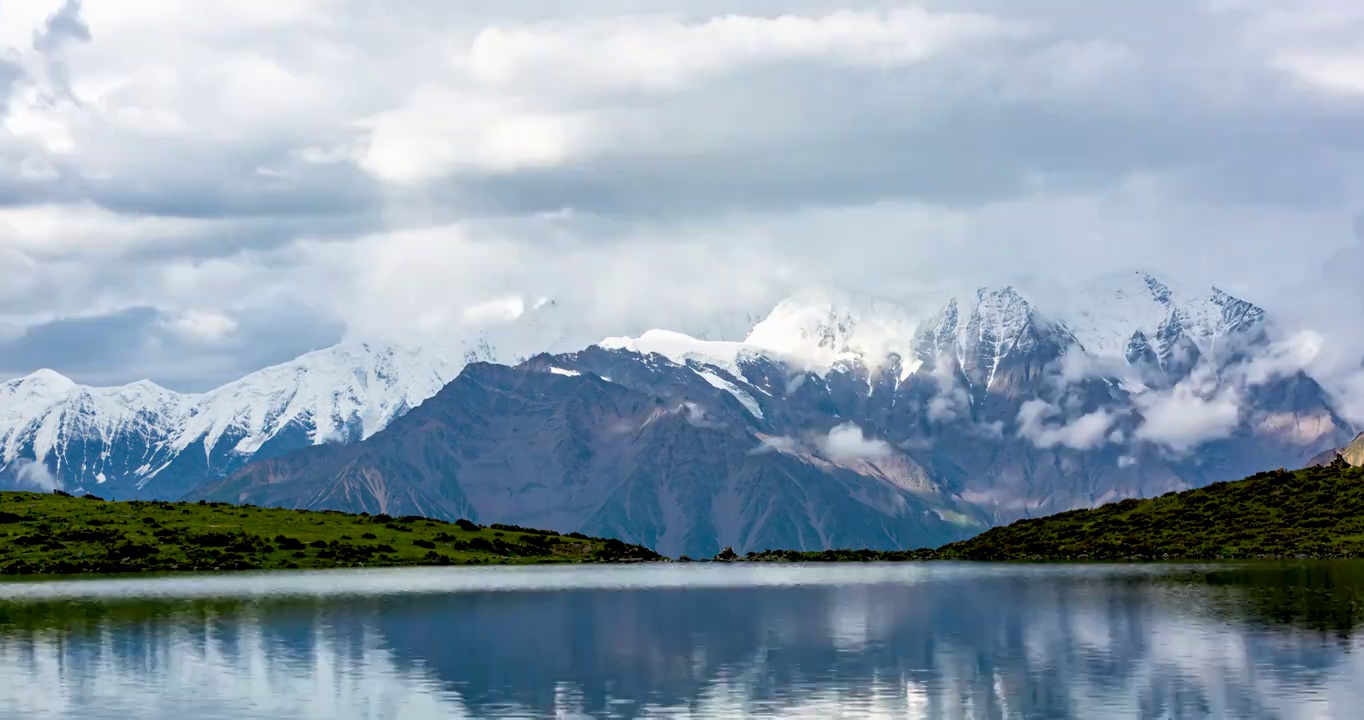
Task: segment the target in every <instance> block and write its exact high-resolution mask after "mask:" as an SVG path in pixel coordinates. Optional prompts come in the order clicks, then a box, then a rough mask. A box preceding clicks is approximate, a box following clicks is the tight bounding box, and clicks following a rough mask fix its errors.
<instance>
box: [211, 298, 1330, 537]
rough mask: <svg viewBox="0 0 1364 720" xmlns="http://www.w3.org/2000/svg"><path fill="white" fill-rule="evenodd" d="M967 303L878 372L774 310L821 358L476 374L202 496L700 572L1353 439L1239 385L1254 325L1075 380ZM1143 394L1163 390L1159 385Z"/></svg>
mask: <svg viewBox="0 0 1364 720" xmlns="http://www.w3.org/2000/svg"><path fill="white" fill-rule="evenodd" d="M976 300H977V303H976V304H975V305H972V306H969V310H963V307H966V306H965V305H964V304H959V303H950V304H949V305H948V306H947V307H946V308H945V309H944V310H943V311H942V312H941V313H939V314H938V315H937V316H936V317H935V318H934V319H933V320H931V321H930V322H928V323H927V324H926V325H924V326H920V328H919V329H918V330H917V332H916V336H915V337H916V339H915V340H914V342H913V343H905V344H906V345H910V346H911V349H917V352H912V353H911V354H910V357H911V359H910V360H909V361H908V362H906V361H905V360H904V359H902V358H903V357H904V356H902V355H900V354H899V353H898V352H894V351H890V352H887V353H886V354H885V355H883V356H879V357H878V356H876V355H873V354H868V353H867V352H865V349H866V348H873V347H879V348H893V347H895V346H896V343H895V342H893V341H892V340H888V339H885V338H879V337H870V338H869V337H866V336H865V335H861V334H859V331H860V329H861V328H868V327H870V328H873V329H876V330H880V329H883V328H893V327H900V326H902V324H901V323H897V322H895V321H893V320H888V319H885V318H880V319H877V320H875V321H868V320H866V319H865V318H863V319H858V318H857V317H855V316H852V317H850V316H849V314H848V313H847V312H845V311H843V310H841V309H839V308H837V307H825V306H823V305H821V306H819V307H816V308H814V309H813V310H811V309H810V308H803V309H801V308H793V307H791V306H787V307H784V308H779V312H780V313H784V314H785V315H786V316H785V317H783V316H780V315H778V316H777V317H774V318H773V319H772V321H773V322H776V323H779V324H783V325H784V331H785V332H787V333H788V335H786V336H784V337H789V336H790V334H791V333H792V332H794V334H795V335H796V336H797V337H798V338H802V339H806V340H808V342H807V343H806V344H805V345H802V344H801V343H799V342H787V343H785V344H784V345H783V346H782V347H781V349H780V350H774V349H772V347H771V345H773V344H776V343H777V342H778V341H779V340H780V339H781V338H780V337H775V334H774V333H771V332H770V328H765V327H764V326H763V325H762V324H760V325H759V327H758V328H756V329H755V331H754V333H753V335H754V336H757V337H758V338H759V339H761V340H763V341H764V342H765V343H768V347H763V346H760V345H757V344H756V343H725V342H706V341H697V340H693V339H691V338H687V337H685V336H681V335H677V334H675V333H663V332H659V333H648V334H646V335H645V336H643V337H641V338H638V339H623V338H620V339H614V340H609V341H606V342H604V343H602V344H601V345H599V346H593V347H590V348H587V349H586V350H583V351H581V352H577V353H569V354H561V355H541V356H537V357H535V358H532V359H531V360H529V361H528V362H526V363H525V364H523V365H521V366H518V367H516V368H505V367H497V366H489V365H476V366H470V368H468V369H467V370H466V371H465V373H464V374H463V375H461V376H460V378H459V379H457V380H456V381H455V382H454V383H452V384H451V385H450V386H449V387H447V388H446V389H445V390H444V391H442V393H440V394H439V395H438V396H437V397H436V398H434V399H432V400H430V401H428V402H427V403H425V404H424V405H422V406H421V407H419V408H417V409H416V410H414V411H413V412H412V413H410V414H409V415H408V416H406V417H404V418H403V419H401V420H399V421H398V422H396V423H394V425H393V426H391V427H390V428H389V429H388V430H386V431H384V432H381V433H380V434H379V435H378V436H376V437H375V438H373V439H371V440H369V441H366V442H364V443H360V444H358V445H356V446H353V447H350V448H325V449H319V450H316V451H312V452H309V453H304V454H300V455H297V456H292V457H286V458H280V459H277V460H272V461H268V462H265V463H258V464H255V465H253V466H250V467H248V468H246V469H245V470H243V471H242V472H240V473H238V474H237V475H235V476H234V477H232V478H230V479H228V480H227V481H225V482H222V483H218V484H216V485H214V486H212V487H211V488H208V489H207V490H206V493H207V496H208V497H210V498H212V499H218V500H230V501H234V502H255V503H267V502H268V503H282V504H294V505H299V506H304V507H336V508H344V509H366V510H371V511H384V512H389V513H390V514H394V513H404V512H422V513H430V514H439V515H442V516H446V517H451V516H456V515H461V514H463V515H468V516H470V517H473V518H475V519H479V520H483V521H498V522H512V523H517V524H526V525H538V526H544V527H550V528H554V529H556V530H562V531H573V530H580V531H583V532H588V533H600V534H608V535H615V536H617V537H620V538H621V539H623V540H627V541H629V542H639V543H644V544H647V545H650V546H653V547H655V548H657V549H659V551H660V552H664V553H667V554H671V555H678V554H684V553H685V554H687V555H691V556H699V557H710V556H714V555H715V553H716V552H717V551H718V550H719V549H721V548H724V547H733V548H734V549H735V550H736V551H737V552H740V553H744V552H748V551H751V550H763V549H767V548H773V547H794V548H805V549H820V548H829V547H871V548H890V547H906V546H912V545H915V544H928V543H932V542H936V541H938V540H939V539H941V538H945V537H953V536H962V535H967V534H972V533H974V532H976V531H978V530H979V529H981V528H982V527H983V526H984V524H987V523H1004V522H1009V521H1012V520H1015V519H1018V518H1021V517H1029V516H1038V515H1045V514H1051V513H1054V512H1059V511H1064V510H1068V509H1072V508H1077V507H1090V506H1093V505H1096V504H1100V503H1104V502H1110V501H1115V500H1120V499H1124V498H1128V497H1149V496H1153V495H1159V494H1163V493H1166V492H1170V491H1174V490H1181V489H1186V488H1189V487H1192V486H1198V485H1203V484H1206V483H1209V482H1213V481H1217V480H1225V479H1233V478H1239V477H1242V476H1245V475H1248V474H1251V473H1253V472H1255V471H1258V470H1261V469H1264V468H1265V467H1277V466H1282V465H1285V461H1286V460H1287V461H1289V462H1290V463H1301V462H1302V460H1303V459H1305V458H1307V457H1309V456H1310V455H1311V454H1313V453H1315V452H1317V451H1319V450H1320V449H1321V448H1323V447H1331V446H1333V445H1335V444H1336V443H1339V442H1341V441H1342V439H1343V438H1347V437H1349V435H1348V434H1346V433H1347V432H1348V431H1347V430H1346V429H1345V427H1346V426H1345V424H1344V422H1343V421H1341V420H1340V419H1339V418H1338V417H1337V416H1336V415H1335V414H1334V412H1333V411H1332V410H1331V407H1330V404H1329V402H1328V400H1327V398H1326V396H1325V394H1324V393H1323V392H1322V391H1321V389H1320V387H1318V386H1317V384H1316V383H1315V382H1313V381H1312V380H1311V379H1310V378H1308V377H1307V376H1305V375H1303V374H1302V373H1300V372H1293V373H1286V374H1280V375H1276V376H1273V377H1269V376H1265V377H1257V378H1256V379H1255V381H1254V382H1251V381H1248V380H1244V381H1240V382H1239V384H1235V383H1237V380H1236V379H1237V378H1240V377H1241V374H1243V373H1241V370H1239V368H1241V367H1242V364H1243V363H1244V362H1245V361H1246V358H1248V357H1254V356H1255V354H1254V348H1255V347H1256V345H1255V344H1256V343H1263V342H1266V341H1265V340H1264V338H1263V336H1262V334H1261V332H1260V329H1259V328H1258V327H1257V326H1255V325H1253V324H1252V325H1245V324H1244V323H1243V322H1242V321H1243V319H1244V318H1245V317H1247V316H1253V315H1254V314H1253V313H1249V312H1248V311H1244V309H1241V311H1239V312H1238V313H1236V314H1235V317H1234V322H1233V324H1232V325H1230V326H1227V327H1223V329H1222V330H1221V331H1219V332H1217V333H1204V334H1203V335H1195V334H1194V333H1193V331H1188V332H1189V334H1186V335H1184V336H1182V337H1184V338H1185V339H1187V340H1188V343H1187V345H1188V346H1189V347H1191V348H1193V349H1194V350H1195V351H1196V353H1195V352H1193V351H1191V352H1190V353H1188V354H1186V357H1192V356H1194V355H1196V356H1197V358H1196V360H1195V361H1194V363H1195V364H1194V366H1193V367H1186V366H1185V365H1182V364H1179V363H1173V362H1170V361H1169V358H1170V357H1172V356H1171V355H1169V354H1168V353H1161V352H1155V353H1154V355H1155V363H1154V364H1153V365H1150V366H1149V367H1147V368H1134V367H1133V366H1132V365H1125V366H1124V367H1123V368H1117V369H1112V368H1110V370H1113V371H1112V372H1100V371H1096V370H1093V369H1092V368H1090V369H1086V368H1085V367H1081V368H1080V369H1079V370H1077V369H1076V368H1075V365H1076V363H1077V362H1079V361H1077V360H1076V359H1075V358H1076V357H1077V356H1078V357H1080V358H1081V360H1084V358H1086V357H1088V356H1087V355H1085V354H1084V353H1085V350H1084V348H1083V346H1082V345H1081V344H1080V340H1079V339H1078V338H1077V337H1076V336H1075V335H1074V334H1073V333H1071V332H1070V331H1069V329H1068V328H1067V327H1066V326H1065V325H1063V324H1061V323H1060V322H1057V321H1050V320H1046V319H1044V318H1043V317H1041V316H1040V315H1039V314H1037V313H1036V312H1035V311H1034V310H1032V309H1031V308H1030V307H1028V305H1027V303H1026V302H1025V301H1023V300H1021V298H1019V297H1018V296H1017V294H1015V293H1012V292H982V293H980V294H978V295H977V296H976ZM774 315H776V313H774ZM1171 316H1172V317H1178V314H1177V313H1173V312H1172V314H1171ZM1167 327H1168V326H1167ZM1195 336H1198V337H1204V338H1206V337H1213V338H1214V339H1215V340H1216V343H1205V344H1203V345H1200V344H1198V343H1196V342H1194V340H1193V339H1192V337H1195ZM1167 340H1168V338H1167ZM1129 346H1130V344H1129ZM1163 347H1166V348H1168V347H1171V345H1170V344H1169V343H1167V344H1166V345H1165V346H1163ZM1124 359H1125V358H1124ZM1138 360H1139V361H1141V362H1149V360H1150V359H1149V357H1146V356H1144V355H1143V354H1138ZM1085 363H1091V361H1090V360H1084V361H1083V362H1081V363H1080V364H1081V365H1082V366H1083V365H1084V364H1085ZM1094 363H1097V361H1094V362H1093V363H1091V364H1094ZM1099 365H1101V363H1100V364H1099ZM1139 372H1154V373H1157V375H1156V376H1154V377H1151V378H1150V379H1151V382H1152V384H1151V385H1146V384H1144V383H1143V382H1142V381H1141V379H1140V376H1139V375H1138V374H1137V373H1139ZM1223 378H1225V380H1224V379H1223ZM1189 416H1193V417H1194V418H1195V419H1196V420H1197V421H1198V422H1197V423H1192V424H1191V423H1190V422H1189ZM1161 424H1167V425H1168V424H1173V425H1175V426H1177V427H1175V428H1174V429H1171V428H1169V427H1164V426H1162V425H1161ZM1197 424H1201V425H1203V426H1204V427H1195V426H1194V425H1197ZM1186 426H1187V427H1186ZM1181 427H1182V428H1183V430H1181Z"/></svg>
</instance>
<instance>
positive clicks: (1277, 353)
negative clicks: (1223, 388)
mask: <svg viewBox="0 0 1364 720" xmlns="http://www.w3.org/2000/svg"><path fill="white" fill-rule="evenodd" d="M1325 342H1326V338H1325V337H1324V336H1323V335H1322V334H1321V333H1320V332H1317V331H1315V330H1299V331H1297V332H1295V333H1293V334H1292V335H1290V336H1288V337H1286V338H1283V339H1281V340H1278V341H1276V342H1274V343H1272V344H1271V345H1270V347H1269V348H1268V349H1266V350H1265V351H1264V352H1262V353H1260V354H1257V355H1256V356H1255V357H1253V358H1251V359H1250V360H1249V361H1248V362H1246V363H1245V364H1244V365H1243V366H1242V367H1240V368H1237V370H1238V372H1239V374H1240V375H1241V376H1242V377H1243V379H1244V381H1245V383H1246V384H1247V385H1252V386H1254V385H1263V384H1265V383H1267V382H1270V381H1271V380H1274V379H1275V378H1279V377H1283V376H1285V375H1292V374H1294V373H1297V372H1301V371H1304V370H1307V369H1309V368H1311V367H1312V364H1313V362H1315V361H1316V359H1317V358H1318V357H1319V356H1320V355H1321V352H1322V346H1323V345H1324V344H1325Z"/></svg>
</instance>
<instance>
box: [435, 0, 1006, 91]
mask: <svg viewBox="0 0 1364 720" xmlns="http://www.w3.org/2000/svg"><path fill="white" fill-rule="evenodd" d="M1028 33H1029V28H1027V27H1026V26H1025V25H1023V24H1021V23H1016V22H1006V21H1002V20H1000V19H998V18H995V17H991V16H989V15H983V14H977V13H964V12H955V13H953V12H932V11H929V10H926V9H924V8H919V7H910V8H902V9H898V10H893V11H890V12H877V11H856V10H838V11H836V12H832V13H829V14H827V15H822V16H817V17H809V16H799V15H781V16H778V17H761V16H750V15H724V16H721V17H715V18H710V19H707V20H703V21H699V22H695V21H687V20H685V19H683V18H681V17H678V16H669V15H660V16H631V17H620V18H611V19H609V20H585V21H552V22H541V23H530V24H525V25H520V26H514V27H497V26H494V27H489V28H485V29H484V30H481V31H480V32H479V33H478V35H477V36H475V38H474V40H473V42H472V43H471V45H470V47H469V51H468V53H467V55H466V56H465V57H464V58H463V59H462V60H463V63H462V64H463V65H464V66H465V67H467V68H468V70H469V72H470V74H471V75H472V76H473V77H474V78H475V79H477V80H479V81H481V82H484V83H488V84H494V85H510V86H530V87H535V88H541V87H545V86H548V85H555V86H561V85H562V83H564V82H568V83H571V84H575V85H585V86H588V87H591V88H603V87H614V88H632V87H634V88H648V89H676V88H679V87H681V86H683V85H685V84H687V83H689V82H691V81H694V80H696V79H697V78H700V77H703V76H709V75H718V74H721V73H724V72H732V71H733V70H734V69H735V68H738V67H742V66H747V65H756V64H763V63H772V62H780V61H789V60H818V61H826V62H832V63H836V64H846V65H854V66H869V67H879V68H890V67H898V66H906V65H912V64H915V63H919V62H922V61H924V60H926V59H928V58H930V57H932V56H934V55H937V54H940V53H943V52H946V51H949V50H954V49H958V48H961V47H965V46H969V45H971V44H973V43H977V42H980V41H984V40H991V39H1000V38H1017V37H1021V36H1025V35H1027V34H1028Z"/></svg>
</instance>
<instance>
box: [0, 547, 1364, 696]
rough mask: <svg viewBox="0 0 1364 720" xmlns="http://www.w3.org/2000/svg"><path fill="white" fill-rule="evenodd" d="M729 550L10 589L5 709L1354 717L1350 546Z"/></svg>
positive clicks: (3, 633) (0, 673) (2, 690)
mask: <svg viewBox="0 0 1364 720" xmlns="http://www.w3.org/2000/svg"><path fill="white" fill-rule="evenodd" d="M579 572H587V573H591V572H598V571H595V570H587V569H584V570H580V571H579ZM706 572H710V573H715V572H717V570H714V569H708V570H706ZM718 572H721V573H728V575H727V576H726V577H727V582H723V583H702V584H703V585H707V584H708V585H709V586H706V587H697V588H689V587H686V586H685V584H684V583H663V585H666V586H665V587H651V586H649V585H648V584H643V585H636V586H632V587H626V588H620V587H595V588H594V587H591V584H590V583H589V584H588V585H587V586H583V587H579V588H578V589H568V590H559V591H555V592H546V591H539V590H510V591H502V592H468V591H465V592H457V593H449V592H425V593H407V594H384V593H371V594H368V595H361V596H347V597H343V598H338V597H329V596H326V595H320V596H319V595H313V596H311V597H301V598H300V597H295V598H268V597H266V598H261V597H254V598H242V599H236V600H233V599H218V600H212V599H203V598H201V599H196V600H186V601H174V600H168V599H161V600H157V601H153V602H140V603H139V602H133V601H129V600H126V599H124V600H118V601H108V602H90V601H85V600H69V601H55V602H27V603H24V604H15V603H11V604H0V717H4V718H9V717H15V718H105V717H111V718H112V717H118V718H142V717H146V718H176V719H177V720H180V719H181V718H243V717H245V718H327V720H338V719H342V718H409V717H410V718H466V717H476V718H520V717H560V718H571V717H621V718H629V717H678V718H690V717H695V718H724V717H800V718H804V717H808V718H837V717H943V718H1102V717H1151V718H1156V717H1160V718H1184V717H1234V718H1347V717H1348V718H1357V717H1358V716H1359V715H1358V713H1359V708H1360V707H1364V704H1361V702H1362V701H1364V662H1361V661H1360V660H1359V653H1358V650H1359V649H1360V648H1359V643H1358V640H1357V632H1358V627H1359V624H1360V620H1361V618H1360V613H1359V605H1358V604H1357V599H1358V598H1359V597H1360V596H1359V594H1358V592H1359V589H1360V588H1361V587H1364V575H1362V574H1361V568H1360V566H1358V565H1350V564H1334V565H1285V566H1256V567H1255V568H1253V569H1234V568H1232V569H1227V568H1219V569H1211V570H1195V571H1190V570H1186V569H1176V570H1171V571H1169V572H1164V573H1150V572H1147V573H1141V574H1136V575H1134V574H1131V573H1117V574H1108V573H1106V572H1097V571H1095V570H1094V569H1093V568H1089V569H1083V570H1075V571H1068V570H1063V571H1057V570H1056V569H1054V568H1052V569H1047V570H1037V569H1030V568H1003V569H1001V568H981V569H979V570H978V571H977V570H970V569H967V570H965V571H961V572H951V573H939V574H936V575H932V576H912V579H911V576H903V577H902V578H901V580H899V581H897V580H895V579H894V578H895V576H894V575H885V574H882V575H875V576H874V577H875V581H874V582H858V581H855V578H854V576H848V578H847V581H846V582H842V583H837V584H834V583H828V582H821V583H816V584H813V585H799V584H791V583H763V582H758V583H757V584H748V583H746V582H745V578H746V577H755V576H753V575H752V574H751V571H749V570H748V569H745V568H730V569H723V570H719V571H718ZM788 572H791V571H789V570H788ZM810 572H812V573H813V572H821V571H819V570H812V571H810ZM842 572H848V571H846V570H844V571H842ZM866 572H868V573H875V572H879V571H877V570H875V569H868V570H867V571H866Z"/></svg>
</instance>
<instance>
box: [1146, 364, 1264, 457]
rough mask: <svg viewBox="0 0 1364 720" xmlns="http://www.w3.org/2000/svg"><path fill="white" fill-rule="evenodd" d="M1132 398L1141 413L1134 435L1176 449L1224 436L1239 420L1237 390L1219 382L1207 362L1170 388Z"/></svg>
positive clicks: (1232, 429) (1178, 450)
mask: <svg viewBox="0 0 1364 720" xmlns="http://www.w3.org/2000/svg"><path fill="white" fill-rule="evenodd" d="M1132 401H1133V403H1134V404H1135V405H1136V406H1137V408H1138V413H1139V414H1140V416H1141V424H1140V425H1138V426H1137V429H1136V432H1135V433H1134V436H1135V437H1136V438H1137V439H1138V440H1145V441H1148V442H1152V443H1155V444H1158V445H1162V446H1164V447H1167V448H1169V449H1171V450H1173V451H1175V452H1187V451H1188V450H1190V449H1192V448H1194V447H1196V446H1198V445H1200V444H1202V443H1205V442H1208V441H1210V440H1217V439H1220V438H1224V437H1227V436H1229V435H1231V434H1232V433H1233V432H1234V431H1235V430H1236V428H1237V426H1238V425H1239V424H1240V421H1241V403H1240V395H1239V393H1238V390H1237V389H1236V387H1234V386H1232V385H1228V384H1225V383H1220V382H1219V381H1218V379H1217V377H1216V375H1215V373H1214V371H1213V370H1212V369H1211V368H1210V367H1207V366H1206V365H1200V366H1199V367H1198V368H1195V371H1194V373H1193V374H1191V375H1190V376H1189V377H1188V378H1186V379H1185V380H1182V381H1180V382H1179V383H1177V384H1176V385H1175V386H1174V387H1173V388H1170V389H1169V390H1163V391H1148V392H1144V393H1140V394H1138V395H1135V396H1133V398H1132Z"/></svg>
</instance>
